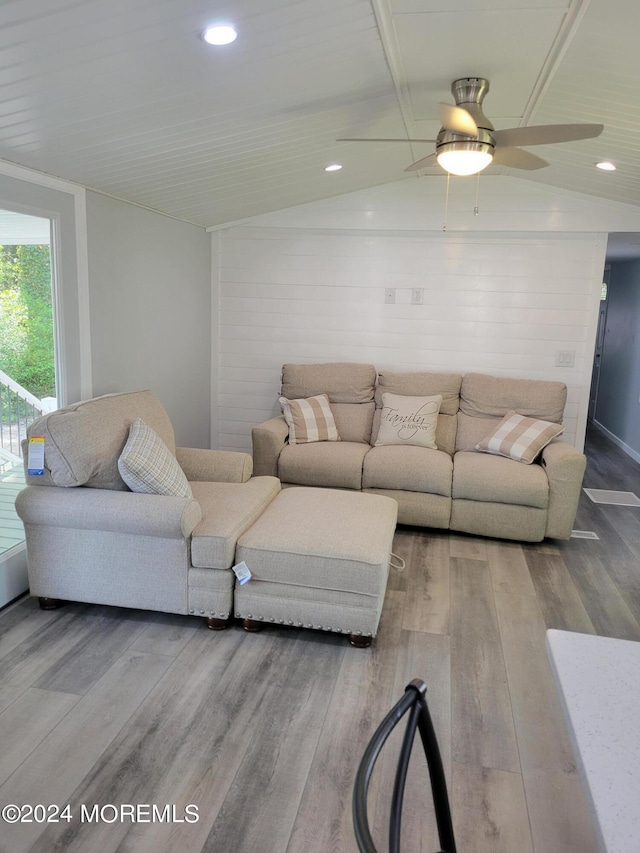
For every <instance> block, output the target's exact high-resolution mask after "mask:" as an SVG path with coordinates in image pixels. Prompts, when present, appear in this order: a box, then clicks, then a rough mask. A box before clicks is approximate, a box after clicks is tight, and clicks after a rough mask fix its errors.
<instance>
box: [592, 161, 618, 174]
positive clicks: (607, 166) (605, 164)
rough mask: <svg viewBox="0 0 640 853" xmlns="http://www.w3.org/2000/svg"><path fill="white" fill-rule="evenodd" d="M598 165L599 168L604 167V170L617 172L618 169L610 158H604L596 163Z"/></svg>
mask: <svg viewBox="0 0 640 853" xmlns="http://www.w3.org/2000/svg"><path fill="white" fill-rule="evenodd" d="M596 166H597V167H598V169H602V171H603V172H615V170H616V167H615V166H614V165H613V163H610V162H609V160H602V161H601V162H600V163H596Z"/></svg>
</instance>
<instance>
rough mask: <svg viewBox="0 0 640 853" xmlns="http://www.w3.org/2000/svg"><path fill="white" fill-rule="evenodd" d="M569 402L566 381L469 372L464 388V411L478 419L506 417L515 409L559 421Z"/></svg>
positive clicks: (521, 412)
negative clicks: (513, 377)
mask: <svg viewBox="0 0 640 853" xmlns="http://www.w3.org/2000/svg"><path fill="white" fill-rule="evenodd" d="M566 402H567V386H566V385H565V384H564V382H550V381H547V380H537V379H510V378H509V377H506V376H489V375H488V374H486V373H467V374H466V375H465V376H464V378H463V380H462V387H461V389H460V411H461V412H462V413H463V414H465V415H469V416H470V417H478V418H502V417H504V416H505V415H506V413H507V412H510V411H515V412H518V414H520V415H525V416H526V417H529V418H539V419H540V420H543V421H551V422H552V423H556V424H559V423H562V416H563V414H564V407H565V403H566Z"/></svg>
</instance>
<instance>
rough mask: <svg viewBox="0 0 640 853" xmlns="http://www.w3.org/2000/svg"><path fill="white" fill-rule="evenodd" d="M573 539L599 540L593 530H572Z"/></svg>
mask: <svg viewBox="0 0 640 853" xmlns="http://www.w3.org/2000/svg"><path fill="white" fill-rule="evenodd" d="M571 538H572V539H599V538H600V537H599V536H598V534H597V533H594V532H593V530H572V531H571Z"/></svg>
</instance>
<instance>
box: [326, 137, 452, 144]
mask: <svg viewBox="0 0 640 853" xmlns="http://www.w3.org/2000/svg"><path fill="white" fill-rule="evenodd" d="M336 142H405V143H406V142H433V143H434V144H435V139H373V138H371V137H369V138H368V139H364V138H363V137H351V136H345V137H343V138H342V139H336Z"/></svg>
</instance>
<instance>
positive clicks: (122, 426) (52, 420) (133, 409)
mask: <svg viewBox="0 0 640 853" xmlns="http://www.w3.org/2000/svg"><path fill="white" fill-rule="evenodd" d="M136 418H141V419H142V420H143V421H144V422H145V423H146V424H148V425H149V426H150V427H151V428H152V429H153V430H155V431H156V432H157V433H158V435H159V436H160V438H161V439H162V441H163V442H164V443H165V444H166V445H167V447H168V448H169V450H170V451H171V453H175V446H176V444H175V437H174V433H173V427H172V426H171V421H170V420H169V416H168V415H167V413H166V412H165V410H164V408H163V406H162V404H161V403H160V401H159V400H158V398H157V397H156V396H155V395H154V394H153V393H152V392H151V391H131V392H128V393H124V394H106V395H104V396H102V397H95V398H94V399H92V400H85V401H83V402H80V403H74V404H73V405H72V406H65V407H64V408H63V409H58V410H57V411H55V412H50V413H49V414H47V415H44V416H43V417H41V418H38V419H37V420H36V421H34V422H33V423H32V424H31V425H30V426H29V429H28V431H27V434H28V435H29V436H31V435H43V436H44V439H45V449H44V464H45V476H44V477H37V476H36V477H34V476H31V477H29V476H28V477H27V482H28V483H31V484H36V485H53V486H89V487H90V488H96V489H120V490H121V491H126V490H127V486H126V484H125V482H124V480H123V479H122V477H121V476H120V473H119V471H118V458H119V457H120V454H121V453H122V449H123V448H124V446H125V444H126V441H127V438H128V437H129V427H130V426H131V424H132V423H133V421H134V420H135V419H136Z"/></svg>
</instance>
